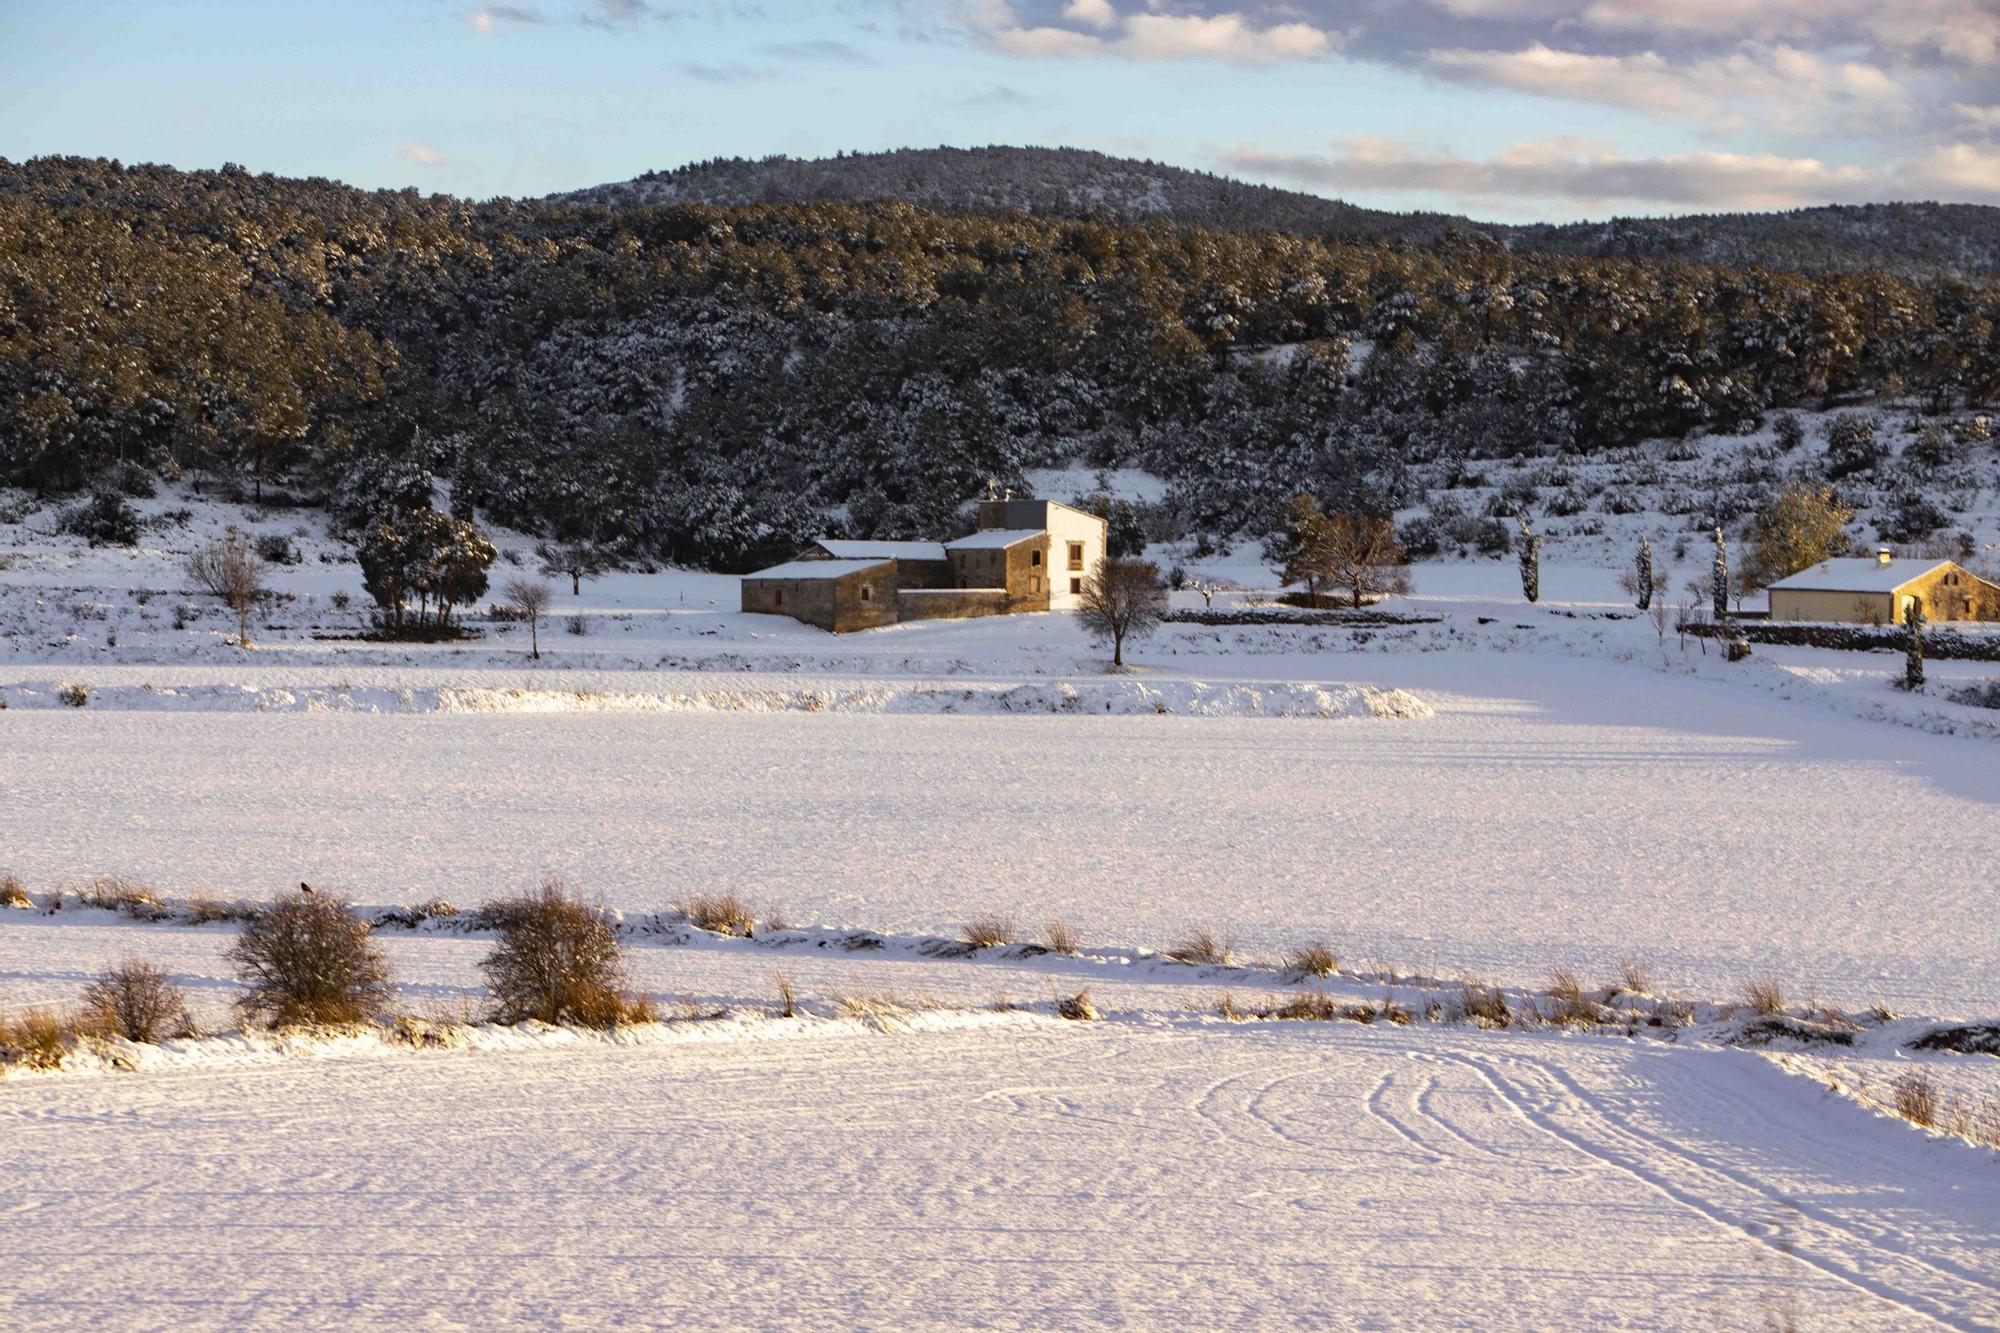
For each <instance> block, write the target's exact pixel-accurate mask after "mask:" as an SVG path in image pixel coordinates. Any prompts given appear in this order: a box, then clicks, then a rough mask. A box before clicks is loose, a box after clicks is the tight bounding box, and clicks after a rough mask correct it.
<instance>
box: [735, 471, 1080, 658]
mask: <svg viewBox="0 0 2000 1333" xmlns="http://www.w3.org/2000/svg"><path fill="white" fill-rule="evenodd" d="M1105 537H1106V525H1105V522H1104V520H1103V519H1101V518H1099V517H1097V516H1096V515H1095V514H1086V513H1085V512H1083V511H1082V510H1081V509H1074V508H1071V507H1070V506H1069V505H1066V504H1062V503H1060V502H1058V501H1055V500H1016V499H1012V498H1011V497H1010V498H1007V499H1002V500H982V501H980V503H979V528H978V530H977V531H975V532H973V533H971V534H970V535H969V536H965V537H960V538H958V539H957V540H956V541H949V542H924V541H873V540H867V539H856V540H848V539H842V538H824V539H822V540H820V541H818V542H815V543H814V544H813V546H812V548H811V549H810V550H807V551H805V552H803V553H801V554H800V555H799V557H798V558H797V559H795V560H790V561H787V562H786V563H785V564H782V565H775V566H773V567H772V568H770V569H760V570H758V571H757V572H756V573H754V574H747V575H745V576H744V578H743V609H744V610H745V611H758V612H765V613H768V614H773V615H786V616H791V617H792V618H793V619H795V620H803V621H805V622H806V623H807V624H809V625H818V626H819V627H820V628H821V629H826V630H831V631H833V632H834V633H836V634H843V633H846V632H847V631H848V630H856V629H872V628H874V627H876V626H878V625H891V624H895V623H896V622H897V621H900V620H955V619H963V618H966V617H969V616H994V615H1006V614H1009V613H1012V612H1018V611H1049V610H1070V609H1073V608H1075V607H1076V606H1077V605H1078V604H1079V603H1080V602H1081V600H1082V593H1083V581H1084V579H1086V578H1088V577H1089V576H1090V572H1091V571H1092V570H1094V569H1095V568H1096V567H1097V562H1098V561H1099V560H1101V559H1103V558H1104V554H1105Z"/></svg>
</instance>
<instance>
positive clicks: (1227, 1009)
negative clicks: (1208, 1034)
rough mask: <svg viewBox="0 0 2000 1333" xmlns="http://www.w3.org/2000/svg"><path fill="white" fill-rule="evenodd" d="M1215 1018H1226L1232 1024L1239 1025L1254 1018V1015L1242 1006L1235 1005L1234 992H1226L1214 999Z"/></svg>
mask: <svg viewBox="0 0 2000 1333" xmlns="http://www.w3.org/2000/svg"><path fill="white" fill-rule="evenodd" d="M1215 1016H1216V1017H1217V1018H1226V1019H1228V1020H1229V1021H1230V1022H1232V1023H1240V1022H1242V1021H1243V1020H1244V1019H1246V1018H1251V1017H1254V1016H1255V1015H1253V1014H1252V1013H1251V1012H1250V1011H1249V1010H1247V1009H1245V1008H1244V1007H1243V1006H1242V1005H1240V1004H1238V1003H1236V992H1235V991H1230V990H1226V991H1222V992H1220V993H1218V994H1217V995H1216V997H1215Z"/></svg>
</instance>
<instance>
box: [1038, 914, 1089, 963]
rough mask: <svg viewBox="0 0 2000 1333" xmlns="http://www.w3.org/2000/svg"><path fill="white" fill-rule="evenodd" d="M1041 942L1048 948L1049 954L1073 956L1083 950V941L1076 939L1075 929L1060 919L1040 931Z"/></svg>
mask: <svg viewBox="0 0 2000 1333" xmlns="http://www.w3.org/2000/svg"><path fill="white" fill-rule="evenodd" d="M1042 942H1043V943H1044V944H1046V945H1048V946H1049V952H1051V953H1067V954H1073V953H1076V952H1077V951H1079V950H1080V949H1082V948H1083V941H1082V940H1081V939H1080V938H1078V936H1077V933H1076V930H1075V928H1074V927H1072V926H1071V925H1070V924H1069V923H1068V922H1067V921H1064V920H1062V919H1061V918H1060V917H1059V918H1057V919H1056V920H1054V921H1051V922H1049V924H1048V925H1047V926H1045V927H1044V928H1043V929H1042Z"/></svg>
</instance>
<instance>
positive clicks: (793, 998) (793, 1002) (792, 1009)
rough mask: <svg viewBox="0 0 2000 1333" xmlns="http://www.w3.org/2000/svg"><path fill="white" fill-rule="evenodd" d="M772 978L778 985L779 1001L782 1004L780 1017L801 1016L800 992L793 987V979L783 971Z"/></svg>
mask: <svg viewBox="0 0 2000 1333" xmlns="http://www.w3.org/2000/svg"><path fill="white" fill-rule="evenodd" d="M772 980H773V981H774V982H775V983H776V984H777V987H778V1003H779V1005H780V1006H781V1008H780V1009H779V1013H778V1016H779V1017H780V1018H797V1017H798V1016H799V1004H798V993H797V992H796V991H794V990H793V989H792V979H791V978H790V977H788V976H786V975H785V974H784V973H783V972H780V973H778V974H777V976H775V977H773V978H772Z"/></svg>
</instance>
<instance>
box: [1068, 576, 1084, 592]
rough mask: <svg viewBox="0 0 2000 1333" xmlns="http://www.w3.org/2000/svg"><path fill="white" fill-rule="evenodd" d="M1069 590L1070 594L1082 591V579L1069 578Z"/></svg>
mask: <svg viewBox="0 0 2000 1333" xmlns="http://www.w3.org/2000/svg"><path fill="white" fill-rule="evenodd" d="M1069 590H1070V592H1071V594H1072V595H1074V594H1076V593H1080V592H1082V591H1083V580H1082V579H1071V580H1070V581H1069Z"/></svg>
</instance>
